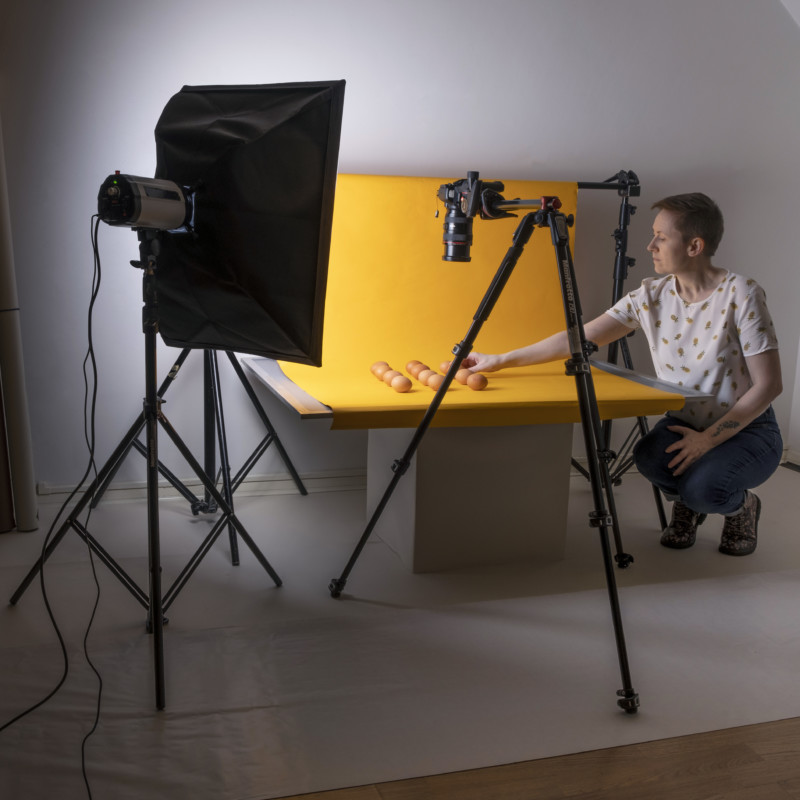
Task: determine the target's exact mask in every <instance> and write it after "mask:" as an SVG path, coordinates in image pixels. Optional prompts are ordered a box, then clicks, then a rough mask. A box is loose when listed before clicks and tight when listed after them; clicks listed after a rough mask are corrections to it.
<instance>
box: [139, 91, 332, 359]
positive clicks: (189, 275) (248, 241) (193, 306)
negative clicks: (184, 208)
mask: <svg viewBox="0 0 800 800" xmlns="http://www.w3.org/2000/svg"><path fill="white" fill-rule="evenodd" d="M344 86H345V82H344V81H334V82H327V83H323V82H318V83H286V84H272V85H264V86H186V87H184V88H183V89H182V90H181V91H180V92H179V93H178V94H176V95H174V96H173V97H172V98H171V99H170V101H169V102H168V103H167V105H166V106H165V108H164V111H163V112H162V114H161V118H160V119H159V121H158V124H157V126H156V129H155V137H156V154H157V168H156V177H157V178H163V179H166V180H170V181H173V182H175V183H177V184H179V185H181V186H184V187H189V189H190V190H191V191H192V192H194V212H193V213H194V218H193V221H192V229H193V232H192V233H181V234H169V235H166V236H164V238H163V241H162V244H161V252H160V254H159V260H158V272H157V289H158V320H159V332H160V334H161V337H162V338H163V340H164V341H165V342H166V343H167V344H168V345H172V346H174V347H182V348H183V347H192V348H204V349H217V350H229V351H234V352H239V353H251V354H254V355H261V356H267V357H270V358H277V359H283V360H286V361H296V362H299V363H303V364H311V365H314V366H319V365H320V364H321V361H322V324H323V312H324V306H325V288H326V282H327V270H328V254H329V250H330V237H331V221H332V217H333V198H334V191H335V185H336V172H337V162H338V154H339V139H340V130H341V122H342V108H343V102H344Z"/></svg>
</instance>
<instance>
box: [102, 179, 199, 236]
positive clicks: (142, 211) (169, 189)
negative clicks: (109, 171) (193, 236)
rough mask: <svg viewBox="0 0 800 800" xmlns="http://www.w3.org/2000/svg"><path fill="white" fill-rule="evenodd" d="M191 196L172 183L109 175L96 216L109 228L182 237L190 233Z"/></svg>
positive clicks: (103, 186) (103, 185)
mask: <svg viewBox="0 0 800 800" xmlns="http://www.w3.org/2000/svg"><path fill="white" fill-rule="evenodd" d="M190 198H191V195H190V193H189V192H188V190H185V189H182V188H181V187H180V186H178V184H177V183H174V182H173V181H168V180H163V179H160V178H140V177H138V176H136V175H122V174H120V172H119V170H117V171H116V172H115V173H114V174H113V175H109V176H108V177H107V178H106V179H105V180H104V181H103V184H102V186H101V187H100V191H99V193H98V195H97V213H98V215H99V217H100V219H101V220H102V221H103V222H105V223H107V224H108V225H127V226H129V227H133V228H150V229H152V230H159V231H170V232H172V233H182V232H186V231H188V230H189V229H190V220H191V217H192V203H191V200H190Z"/></svg>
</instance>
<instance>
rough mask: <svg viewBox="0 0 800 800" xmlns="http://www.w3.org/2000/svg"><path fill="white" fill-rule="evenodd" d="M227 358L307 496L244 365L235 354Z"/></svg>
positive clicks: (230, 354) (273, 442) (299, 490)
mask: <svg viewBox="0 0 800 800" xmlns="http://www.w3.org/2000/svg"><path fill="white" fill-rule="evenodd" d="M227 356H228V360H229V361H230V362H231V365H232V366H233V369H234V372H236V375H237V377H238V378H239V381H240V382H241V384H242V386H244V390H245V392H246V393H247V396H248V397H249V398H250V402H251V403H252V404H253V408H255V410H256V413H257V414H258V416H259V418H260V419H261V422H262V423H263V424H264V427H265V428H266V429H267V431H268V432H269V435H270V444H274V445H275V447H276V448H277V449H278V453H279V455H280V457H281V460H282V461H283V463H284V466H285V467H286V469H287V470H288V472H289V474H290V475H291V476H292V480H293V481H294V485H295V486H296V487H297V491H298V492H300V494H302V495H307V494H308V490H307V489H306V487H305V485H304V484H303V481H302V479H301V478H300V475H299V473H298V472H297V470H296V469H295V467H294V464H293V463H292V460H291V459H290V458H289V454H288V453H287V452H286V449H285V448H284V446H283V444H282V443H281V440H280V438H279V437H278V433H277V431H276V430H275V428H274V427H273V425H272V423H271V422H270V419H269V417H268V416H267V412H266V411H264V406H262V405H261V403H260V401H259V399H258V396H257V395H256V393H255V390H254V389H253V387H252V385H251V384H250V381H249V380H247V375H245V374H244V370H243V369H242V365H241V364H240V363H239V361H238V359H237V358H236V356H235V355H234V354H233V353H231V352H227ZM253 463H255V462H253Z"/></svg>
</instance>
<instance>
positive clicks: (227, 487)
mask: <svg viewBox="0 0 800 800" xmlns="http://www.w3.org/2000/svg"><path fill="white" fill-rule="evenodd" d="M191 352H192V351H191V349H190V348H188V347H186V348H184V349H183V350H182V351H181V353H180V355H179V356H178V359H177V360H176V361H175V363H174V364H173V366H172V369H170V371H169V374H168V376H167V378H166V380H165V381H164V383H163V384H162V385H161V387H160V388H159V390H158V397H159V399H161V400H163V399H164V395H165V394H166V391H167V389H168V388H169V387H170V386H171V384H172V382H173V381H174V380H175V378H176V377H177V375H178V373H179V371H180V369H181V367H182V366H183V363H184V361H186V359H187V357H188V356H189V354H190V353H191ZM226 355H227V356H228V359H229V360H230V363H231V365H232V367H233V369H234V371H235V373H236V376H237V378H238V379H239V381H240V383H241V384H242V386H243V387H244V389H245V392H246V394H247V396H248V398H249V399H250V402H251V403H252V405H253V408H255V410H256V412H257V414H258V417H259V419H260V420H261V422H262V423H263V425H264V428H265V429H266V434H265V436H264V437H263V439H262V440H261V441H260V442H259V444H258V445H257V446H256V447H255V448H254V450H253V451H252V452H251V453H250V455H249V456H248V457H247V459H246V460H245V462H244V464H243V465H242V467H241V468H240V469H239V471H238V472H237V473H236V475H235V476H233V477H231V466H230V461H229V457H228V444H227V435H226V432H225V415H224V412H223V407H222V388H221V382H220V376H219V364H218V358H217V351H216V350H204V351H203V387H204V389H203V395H204V405H203V416H204V457H203V464H204V469H205V473H206V475H208V476H209V477H210V478H212V479H213V480H214V483H215V484H216V485H218V486H220V491H221V493H222V496H223V497H224V498H225V500H226V501H227V503H228V505H229V506H230V507H231V508H233V493H234V492H235V491H236V490H237V489H238V488H239V486H240V485H241V484H242V483H243V481H244V480H245V478H246V477H247V476H248V475H249V474H250V472H251V470H252V469H253V467H254V466H255V465H256V463H257V462H258V460H259V459H260V458H261V456H263V455H264V453H265V452H266V451H267V449H268V448H269V447H270V446H272V445H274V446H275V447H276V448H277V450H278V454H279V455H280V458H281V460H282V461H283V464H284V466H285V467H286V469H287V471H288V472H289V475H290V476H291V478H292V481H293V482H294V484H295V486H296V487H297V490H298V491H299V492H300V494H301V495H307V494H308V490H307V489H306V487H305V485H304V483H303V481H302V478H301V477H300V475H299V473H298V472H297V470H296V469H295V466H294V464H293V463H292V461H291V459H290V457H289V454H288V453H287V452H286V449H285V448H284V446H283V444H282V442H281V440H280V438H279V437H278V432H277V431H276V429H275V427H274V426H273V424H272V422H271V421H270V419H269V417H268V416H267V412H266V411H265V410H264V407H263V405H262V404H261V402H260V401H259V399H258V396H257V395H256V393H255V391H254V390H253V387H252V385H251V384H250V382H249V381H248V380H247V376H246V375H245V374H244V370H243V369H242V367H241V365H240V364H239V361H238V359H237V358H236V355H235V354H234V353H232V352H230V351H226ZM217 444H218V445H219V459H220V468H219V471H217V468H216V458H217ZM131 449H134V450H137V451H138V452H139V453H141V454H142V455H143V456H144V457H145V458H146V457H147V448H146V447H145V446H144V445H143V444H142V443H141V442H140V441H139V439H138V438H134V440H133V441H132V442H130V445H129V447H128V449H127V450H126V451H125V452H124V453H122V454H121V455H120V457H119V460H118V461H117V464H116V466H115V467H114V468H113V469H112V470H111V471H110V472H109V474H108V475H107V476H106V479H105V481H103V483H102V485H101V486H100V487H99V489H98V490H97V492H96V493H95V495H94V498H93V499H92V505H91V507H92V508H96V507H97V506H98V505H99V503H100V501H101V499H102V498H103V495H104V494H105V492H106V491H107V490H108V488H109V486H110V484H111V483H112V481H113V480H114V477H115V475H116V473H117V471H118V469H119V467H121V466H122V463H123V462H124V460H125V458H126V457H127V455H128V453H129V452H130V450H131ZM158 471H159V473H160V474H161V476H162V478H164V479H166V481H167V482H168V483H169V484H171V485H172V486H173V487H174V488H175V490H176V491H177V492H178V493H179V494H180V495H181V496H182V497H183V498H184V499H185V500H186V501H187V502H188V503H189V507H190V508H191V511H192V514H194V515H199V514H213V513H216V511H217V504H216V502H215V501H214V498H213V497H212V496H211V494H210V493H209V491H208V490H207V489H205V487H204V496H203V498H200V497H198V496H197V495H196V494H194V492H192V491H191V490H190V489H189V487H188V486H186V484H185V483H184V482H183V481H181V480H180V479H179V478H178V477H177V476H176V475H175V474H174V473H172V472H171V471H170V470H169V469H168V468H167V467H166V466H165V465H164V464H163V463H162V462H161V461H160V460H159V462H158ZM228 534H229V536H228V538H229V543H230V553H231V563H232V564H233V565H234V566H238V564H239V545H238V540H237V539H236V530H235V528H234V527H233V526H232V525H229V526H228Z"/></svg>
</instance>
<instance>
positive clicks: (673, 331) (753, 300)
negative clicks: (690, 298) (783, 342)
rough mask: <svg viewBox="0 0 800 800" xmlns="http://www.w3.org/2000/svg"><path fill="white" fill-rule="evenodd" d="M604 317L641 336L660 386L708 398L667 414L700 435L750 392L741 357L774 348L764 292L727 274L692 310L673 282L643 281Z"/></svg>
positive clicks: (749, 281)
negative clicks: (676, 387)
mask: <svg viewBox="0 0 800 800" xmlns="http://www.w3.org/2000/svg"><path fill="white" fill-rule="evenodd" d="M607 313H609V314H610V315H611V316H612V317H614V318H615V319H617V320H619V321H620V322H622V323H623V324H624V325H627V326H628V327H630V328H641V329H642V332H643V333H644V334H645V336H646V337H647V341H648V343H649V345H650V352H651V355H652V358H653V364H654V366H655V370H656V375H657V376H658V377H659V378H660V379H661V380H665V381H669V382H670V383H675V384H678V385H679V386H685V387H688V388H691V389H694V390H696V391H699V392H703V393H705V394H709V395H713V399H707V400H697V399H689V400H687V403H686V405H685V406H684V408H683V409H681V410H680V411H678V412H672V414H673V415H674V416H676V417H679V418H681V419H684V420H686V421H687V422H689V423H691V424H692V425H694V426H695V427H697V428H700V429H701V430H702V429H704V428H706V427H708V425H710V424H711V423H712V422H714V420H717V419H719V418H720V417H722V416H724V415H725V414H726V413H727V411H728V409H729V408H731V406H733V405H734V403H736V401H737V400H738V399H739V398H740V397H741V396H742V395H743V394H744V393H745V392H746V391H747V390H748V389H749V388H750V386H751V385H752V382H751V379H750V373H749V371H748V369H747V362H746V357H747V356H750V355H756V354H757V353H763V352H765V351H767V350H774V349H777V347H778V340H777V337H776V335H775V328H774V325H773V323H772V319H771V317H770V314H769V311H768V309H767V304H766V298H765V295H764V290H763V289H762V288H761V287H760V286H759V285H758V284H757V283H756V282H755V281H754V280H752V279H751V278H745V277H743V276H741V275H737V274H735V273H732V272H728V273H727V274H726V275H725V276H724V277H723V279H722V281H721V282H720V284H719V285H718V286H717V288H716V289H715V290H714V291H713V292H712V293H711V295H710V296H709V297H707V298H706V299H705V300H701V301H699V302H697V303H687V302H685V301H684V300H683V299H682V298H681V297H680V295H679V294H678V292H677V289H676V282H675V276H674V275H668V276H666V277H663V278H645V280H644V281H642V285H641V286H640V287H639V288H637V289H634V290H633V291H632V292H630V293H629V294H628V295H627V296H625V297H623V298H622V299H621V300H620V301H619V302H618V303H617V304H616V305H615V306H614V307H613V308H611V309H609V311H608V312H607Z"/></svg>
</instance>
